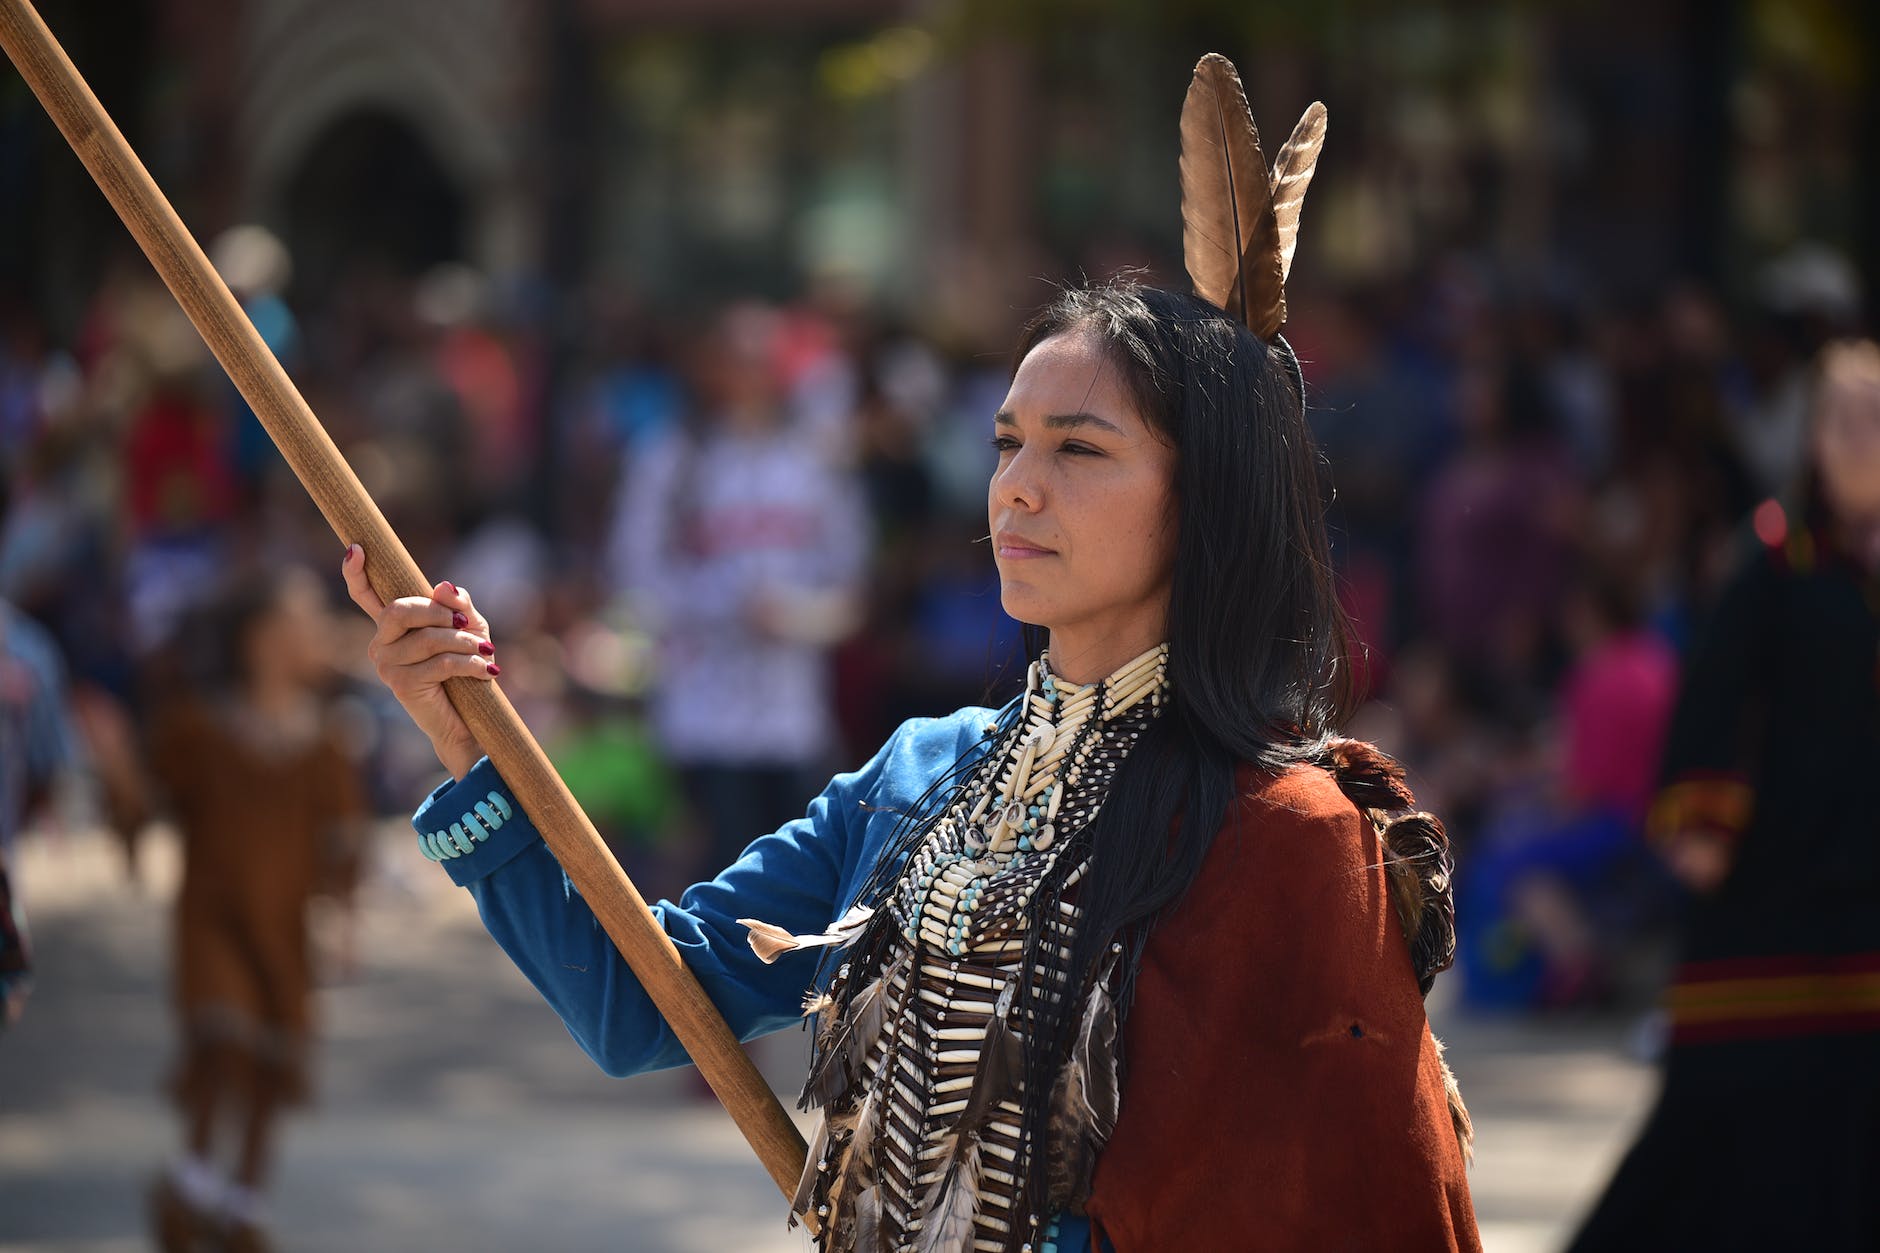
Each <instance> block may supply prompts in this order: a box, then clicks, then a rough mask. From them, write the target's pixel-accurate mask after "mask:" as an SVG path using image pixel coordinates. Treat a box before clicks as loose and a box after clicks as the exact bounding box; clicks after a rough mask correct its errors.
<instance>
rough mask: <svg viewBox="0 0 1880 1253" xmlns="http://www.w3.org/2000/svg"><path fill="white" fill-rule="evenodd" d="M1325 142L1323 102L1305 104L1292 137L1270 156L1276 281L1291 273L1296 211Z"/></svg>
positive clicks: (1296, 235) (1296, 241) (1296, 240)
mask: <svg viewBox="0 0 1880 1253" xmlns="http://www.w3.org/2000/svg"><path fill="white" fill-rule="evenodd" d="M1324 144H1325V106H1324V105H1322V104H1320V103H1319V102H1318V101H1316V100H1315V101H1313V102H1312V103H1311V104H1310V105H1309V106H1307V108H1306V111H1305V116H1304V117H1301V118H1300V119H1299V125H1297V126H1295V127H1293V133H1292V138H1291V139H1288V140H1287V141H1286V146H1285V147H1284V148H1281V149H1280V150H1279V155H1278V156H1276V157H1274V158H1273V219H1274V221H1275V222H1276V223H1277V224H1278V226H1279V281H1280V282H1282V283H1284V282H1285V281H1286V280H1287V279H1288V278H1289V277H1291V276H1292V260H1293V250H1294V249H1295V248H1296V247H1298V244H1299V211H1300V210H1301V209H1303V208H1304V207H1305V203H1306V188H1307V187H1308V186H1309V185H1310V184H1311V182H1312V171H1313V170H1315V169H1317V168H1318V164H1319V149H1320V148H1321V147H1323V146H1324Z"/></svg>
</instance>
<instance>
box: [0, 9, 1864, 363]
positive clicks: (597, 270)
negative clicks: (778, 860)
mask: <svg viewBox="0 0 1880 1253" xmlns="http://www.w3.org/2000/svg"><path fill="white" fill-rule="evenodd" d="M43 7H44V10H45V13H46V16H47V18H48V21H49V22H50V24H51V25H52V27H53V29H54V30H55V32H56V33H58V34H59V35H60V36H61V37H62V38H63V39H64V40H65V41H66V43H67V46H68V48H69V50H70V51H71V52H72V54H73V56H74V59H75V60H76V61H77V63H78V64H79V66H80V67H81V69H82V70H84V71H85V72H86V73H87V74H88V76H89V77H90V79H91V81H92V83H93V84H94V86H95V87H96V88H97V89H98V91H99V94H100V95H101V97H103V99H104V100H105V102H106V104H107V106H108V107H110V108H111V109H112V110H113V111H114V113H115V115H116V116H117V118H118V119H119V121H120V124H121V125H122V126H123V127H124V129H125V130H126V132H127V134H128V135H129V136H130V138H131V140H132V142H133V143H134V144H135V145H137V147H138V148H139V150H140V152H141V153H142V154H143V156H144V157H145V160H146V161H147V162H148V163H149V164H150V165H151V166H152V168H153V171H154V172H155V173H156V174H157V176H158V178H159V181H160V182H162V183H163V184H164V186H165V187H166V189H167V190H168V191H169V192H170V194H171V195H172V196H173V197H174V198H175V199H176V200H177V202H178V203H179V207H181V208H182V210H183V212H184V216H185V218H186V220H188V221H189V222H190V223H191V225H192V226H193V227H194V228H195V229H196V230H197V232H198V233H199V234H200V235H202V236H204V237H207V236H209V235H212V234H213V233H214V232H216V231H218V230H220V229H221V228H223V227H225V226H227V225H229V224H231V223H232V222H235V221H240V220H259V221H262V222H264V223H266V224H267V225H269V226H271V227H272V228H274V229H275V230H276V231H277V232H278V233H279V234H281V235H282V237H283V238H284V239H286V240H287V242H288V244H289V246H290V247H291V249H292V250H293V252H294V255H295V257H296V261H297V270H296V274H297V278H296V284H297V286H296V289H295V292H294V293H293V294H294V298H295V299H296V301H297V302H301V303H305V302H308V301H315V302H317V301H318V300H319V299H320V298H321V297H322V295H323V291H324V289H325V288H326V287H328V286H330V285H331V284H332V283H333V282H335V281H336V280H337V279H338V278H339V277H340V276H341V275H343V274H344V273H346V271H347V269H348V267H358V266H363V265H372V264H390V265H392V266H395V267H399V268H403V269H407V270H412V271H415V270H419V269H422V268H424V267H426V266H428V265H430V264H432V263H435V262H438V261H443V260H453V259H459V260H465V261H468V262H470V263H472V264H473V265H475V266H477V267H478V268H480V269H482V270H484V271H485V272H487V273H489V274H490V275H491V276H493V277H494V278H495V279H496V281H497V286H498V290H499V291H502V292H504V293H506V294H508V295H509V296H510V297H511V298H512V299H514V300H517V301H520V302H521V304H520V305H519V306H518V307H519V308H520V309H521V310H522V311H523V314H524V316H534V315H539V313H540V311H541V308H542V305H541V304H540V298H541V297H543V296H548V297H550V298H553V297H555V296H557V295H560V294H565V293H566V292H567V291H568V290H569V289H570V288H572V287H574V286H575V285H578V284H580V283H584V282H587V281H592V280H597V279H598V280H605V281H609V282H616V283H619V284H622V285H624V286H625V287H627V288H628V289H630V290H631V291H632V292H634V293H636V294H637V295H639V296H640V297H642V298H645V299H648V300H653V301H657V302H659V303H660V304H661V305H663V306H666V307H672V306H674V305H675V304H676V305H681V306H683V305H692V304H703V303H706V302H708V301H710V300H712V299H715V298H718V297H722V296H724V295H727V294H730V293H741V294H749V293H756V294H765V295H772V296H786V295H790V296H793V295H797V294H800V293H802V292H803V291H805V290H810V289H816V290H821V291H823V292H825V293H827V294H830V295H833V296H835V297H838V298H844V299H864V300H867V301H869V302H870V303H873V304H877V305H885V306H886V307H888V308H891V309H894V310H896V311H898V312H900V313H901V314H904V315H906V316H907V317H908V318H909V319H911V320H912V321H914V322H916V323H918V324H920V325H923V326H925V327H927V328H929V329H932V330H935V331H938V332H939V333H941V334H942V335H943V336H945V337H946V338H948V339H949V340H952V341H954V342H958V343H961V344H962V345H963V346H970V347H972V348H975V349H983V348H987V347H993V346H1002V345H1003V344H1004V343H1005V342H1007V336H1008V334H1009V331H1010V328H1011V326H1012V325H1013V323H1014V322H1015V321H1016V319H1017V318H1018V317H1019V315H1020V312H1021V311H1022V310H1024V309H1027V308H1030V307H1033V306H1035V305H1036V304H1038V303H1039V302H1040V300H1041V298H1042V295H1043V292H1044V287H1043V285H1042V283H1041V282H1040V280H1053V279H1058V278H1062V277H1065V276H1067V275H1070V274H1074V273H1075V272H1077V270H1079V269H1080V268H1081V269H1085V270H1090V271H1102V270H1106V269H1109V268H1113V267H1114V266H1115V265H1117V264H1123V263H1132V262H1133V263H1142V264H1147V265H1150V266H1151V267H1159V268H1160V269H1162V270H1164V271H1166V270H1168V269H1170V268H1172V266H1173V263H1174V262H1175V261H1177V260H1178V248H1179V222H1178V220H1177V217H1176V212H1175V204H1174V197H1173V195H1172V191H1171V188H1172V185H1173V172H1174V147H1175V142H1174V141H1175V134H1174V127H1173V124H1172V120H1173V117H1174V113H1175V109H1176V107H1177V104H1178V102H1179V99H1180V92H1181V89H1182V85H1183V84H1184V83H1185V82H1186V76H1187V70H1188V68H1189V67H1190V66H1191V65H1192V63H1193V61H1194V59H1195V57H1196V55H1197V53H1198V52H1200V51H1204V50H1206V49H1209V48H1218V49H1220V50H1223V51H1225V52H1227V53H1229V54H1230V55H1232V56H1234V57H1235V58H1236V59H1237V60H1238V61H1239V63H1240V64H1241V66H1242V67H1243V69H1244V71H1245V72H1246V75H1247V79H1248V82H1249V84H1250V91H1251V93H1252V95H1253V98H1254V107H1255V114H1256V117H1258V118H1259V119H1260V121H1261V122H1262V123H1263V125H1265V126H1266V127H1267V128H1268V131H1269V146H1276V144H1277V142H1278V139H1279V137H1280V136H1283V134H1284V128H1286V127H1288V126H1289V125H1290V124H1291V121H1292V120H1293V119H1294V118H1295V117H1297V115H1298V111H1299V109H1300V108H1301V107H1302V106H1303V104H1304V103H1305V102H1306V101H1307V100H1309V99H1312V98H1315V97H1317V98H1322V99H1324V100H1325V101H1326V102H1327V104H1328V105H1329V106H1330V109H1331V116H1332V128H1333V130H1332V141H1331V143H1330V145H1329V146H1328V148H1327V159H1326V162H1325V163H1324V165H1323V166H1322V167H1321V172H1320V181H1319V182H1318V183H1317V184H1316V185H1315V187H1314V191H1313V195H1314V197H1315V199H1316V201H1317V205H1316V207H1315V210H1314V214H1313V229H1312V230H1311V231H1310V232H1308V234H1307V237H1306V238H1305V239H1304V240H1303V241H1302V247H1303V248H1304V249H1305V250H1306V254H1307V255H1306V259H1307V261H1308V264H1305V265H1302V266H1301V267H1300V268H1299V273H1300V275H1301V279H1302V281H1303V282H1304V283H1306V284H1314V283H1336V284H1349V283H1364V282H1368V281H1372V280H1375V279H1379V278H1385V279H1388V278H1391V277H1394V276H1397V275H1400V274H1402V273H1403V272H1406V271H1409V270H1412V269H1413V268H1415V267H1417V266H1420V265H1424V264H1427V263H1428V262H1429V261H1430V260H1431V259H1432V258H1435V257H1438V256H1441V255H1443V254H1445V253H1448V252H1451V251H1454V250H1458V249H1460V250H1465V251H1471V252H1479V253H1481V254H1483V255H1485V257H1486V258H1487V259H1488V260H1490V261H1492V262H1494V263H1495V264H1496V265H1497V267H1498V268H1499V269H1500V270H1502V271H1503V272H1506V273H1509V274H1512V275H1515V276H1517V277H1520V278H1522V279H1523V280H1525V281H1529V282H1531V283H1534V284H1536V285H1541V286H1548V285H1551V286H1554V287H1562V286H1565V287H1572V286H1574V285H1584V286H1589V287H1591V286H1614V285H1616V286H1618V287H1620V288H1622V289H1624V288H1629V289H1633V290H1637V291H1649V290H1653V289H1654V288H1655V287H1656V286H1657V285H1660V284H1662V283H1663V282H1664V281H1665V280H1667V279H1669V278H1672V277H1678V276H1694V277H1696V278H1698V279H1700V280H1702V281H1705V282H1708V283H1710V284H1712V285H1714V286H1717V287H1719V288H1721V289H1724V290H1726V291H1730V290H1736V291H1739V292H1740V291H1744V290H1747V285H1748V283H1749V276H1750V275H1751V274H1752V273H1753V272H1754V270H1755V269H1756V267H1757V266H1758V265H1759V264H1760V263H1761V262H1762V261H1763V260H1764V259H1766V258H1767V257H1768V256H1770V255H1773V254H1775V253H1777V252H1780V251H1782V250H1783V249H1785V248H1786V247H1788V246H1789V245H1790V244H1792V243H1794V242H1795V241H1797V240H1800V239H1813V240H1819V241H1823V242H1825V243H1827V244H1829V245H1831V246H1833V247H1836V248H1838V249H1840V250H1842V251H1843V252H1845V253H1846V254H1848V255H1850V256H1852V257H1855V258H1856V259H1857V260H1858V263H1859V265H1860V267H1861V268H1862V269H1863V271H1864V272H1865V273H1866V275H1867V276H1868V278H1869V279H1870V280H1871V279H1873V278H1874V277H1875V271H1876V266H1877V265H1880V260H1877V259H1876V258H1880V190H1877V180H1880V175H1877V174H1876V173H1874V172H1873V170H1872V168H1871V166H1872V163H1871V162H1867V161H1864V160H1862V159H1861V154H1863V153H1865V152H1869V151H1872V150H1873V148H1874V146H1875V143H1876V141H1880V104H1877V103H1876V101H1877V100H1880V89H1877V84H1876V80H1877V79H1880V75H1877V74H1876V72H1875V68H1876V67H1875V58H1876V55H1877V54H1880V35H1877V27H1880V18H1876V16H1875V11H1874V10H1873V8H1872V6H1861V5H1854V4H1845V3H1834V2H1833V0H1803V2H1789V0H1729V2H1728V3H1723V4H1709V3H1698V2H1697V0H1660V2H1658V3H1645V4H1637V3H1633V4H1621V3H1618V2H1617V0H1598V2H1596V3H1592V4H1576V5H1568V4H1555V5H1547V4H1541V5H1533V4H1522V5H1490V4H1483V3H1460V4H1436V3H1420V4H1410V5H1393V6H1377V5H1369V4H1362V3H1359V2H1358V0H1338V2H1336V3H1329V4H1324V5H1313V6H1307V5H1287V6H1281V5H1278V4H1268V3H1256V4H1244V3H1240V4H1229V3H1208V2H1204V0H1196V2H1194V3H1186V4H1180V5H1173V6H1159V5H1150V4H1147V3H1142V2H1139V0H1037V2H1036V3H1029V4H1024V5H1006V4H995V3H991V2H990V0H553V2H550V3H524V2H523V0H450V2H448V3H444V2H440V0H317V2H316V0H249V2H248V3H244V4H240V5H228V4H222V3H214V2H211V0H151V2H147V3H142V4H125V5H113V6H89V5H82V4H79V3H76V2H74V0H48V2H47V3H46V4H45V5H44V6H43ZM1072 31H1074V32H1075V34H1076V38H1074V39H1071V38H1065V37H1064V36H1065V35H1066V33H1067V32H1072ZM61 147H62V145H60V143H59V141H58V139H57V137H56V135H55V134H54V133H53V132H52V130H51V128H50V126H49V125H46V124H45V123H44V121H43V119H41V118H39V117H38V116H37V108H36V106H35V105H34V104H33V102H32V101H31V100H30V98H28V97H27V95H26V93H24V92H23V91H21V90H20V89H19V88H18V87H17V85H16V86H15V87H14V88H13V89H11V90H10V91H9V92H7V93H6V94H5V95H4V96H0V172H4V175H5V178H6V180H7V181H8V183H9V184H10V185H11V186H14V187H27V188H30V189H31V191H32V194H31V195H28V196H14V195H8V196H6V197H5V198H4V200H3V201H0V285H3V286H6V287H15V288H21V289H24V291H25V293H26V294H27V298H28V299H29V300H30V301H32V302H33V303H34V304H35V305H36V306H38V307H41V308H44V309H45V310H47V312H49V313H50V314H51V315H52V316H53V317H54V319H55V321H57V322H59V323H61V324H64V325H69V324H70V323H71V321H72V320H73V319H74V318H75V317H76V312H75V308H76V304H77V301H78V295H77V294H76V293H78V292H81V291H83V290H85V289H86V288H87V286H88V285H89V282H90V281H91V278H92V277H93V274H94V273H95V271H96V268H97V267H98V265H99V264H100V259H101V258H102V257H103V256H106V255H108V254H109V253H110V252H111V251H112V250H113V249H115V248H117V247H119V246H121V244H120V239H121V237H119V236H118V235H116V234H114V232H115V231H116V229H117V228H116V227H115V226H114V224H112V223H111V221H110V219H109V217H108V213H107V211H104V210H102V202H101V201H100V200H99V199H98V197H97V196H96V193H95V192H94V191H92V190H91V189H90V188H89V186H88V185H87V184H86V183H85V182H84V181H83V174H82V172H81V171H79V170H78V167H77V166H76V164H75V163H74V162H72V161H71V159H70V158H69V157H68V156H66V155H65V154H64V153H63V152H62V151H61V150H60V149H61ZM94 202H95V203H94ZM1868 286H1869V288H1870V289H1871V287H1872V283H1871V282H1870V283H1869V284H1868ZM531 300H534V301H536V303H535V304H533V305H531V304H530V303H529V302H530V301H531ZM531 310H533V314H532V313H531Z"/></svg>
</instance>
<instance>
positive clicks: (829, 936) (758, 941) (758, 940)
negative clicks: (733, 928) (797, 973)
mask: <svg viewBox="0 0 1880 1253" xmlns="http://www.w3.org/2000/svg"><path fill="white" fill-rule="evenodd" d="M874 912H875V911H874V910H872V909H869V908H867V907H865V906H859V905H858V906H856V907H855V908H853V909H850V910H849V911H848V912H847V913H845V914H843V915H842V917H840V918H838V919H836V921H834V922H833V923H831V924H829V927H828V928H827V929H826V930H824V931H821V932H818V933H816V934H814V935H793V934H791V933H790V932H789V931H788V930H786V929H785V928H783V927H779V926H778V925H777V924H775V923H772V922H763V921H760V920H759V919H756V918H740V919H738V925H739V926H741V927H746V928H748V929H749V930H750V934H749V935H748V936H746V937H745V939H747V940H749V941H750V944H751V951H752V952H753V953H756V954H757V956H758V959H759V960H760V961H762V962H763V963H764V964H765V965H766V966H768V965H770V964H771V963H773V962H775V961H776V960H777V959H778V958H779V957H782V956H783V955H784V954H785V953H794V952H796V951H797V950H798V949H805V948H829V947H833V948H841V947H843V946H844V945H846V944H849V943H851V942H853V941H854V940H855V939H856V937H858V936H859V935H861V933H862V931H863V930H864V929H865V928H866V927H867V926H868V920H869V918H871V917H873V916H874Z"/></svg>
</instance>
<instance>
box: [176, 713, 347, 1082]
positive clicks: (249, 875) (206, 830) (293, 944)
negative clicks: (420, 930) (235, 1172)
mask: <svg viewBox="0 0 1880 1253" xmlns="http://www.w3.org/2000/svg"><path fill="white" fill-rule="evenodd" d="M151 760H152V764H153V766H154V768H155V772H156V775H157V777H158V779H159V780H160V781H161V783H162V784H163V788H164V791H165V792H166V794H167V795H168V798H169V803H170V808H171V811H172V813H173V815H174V817H175V819H176V824H177V827H178V828H179V830H180V831H181V833H182V837H183V886H182V890H181V891H180V892H179V893H178V894H177V899H176V918H175V926H176V930H175V940H174V943H175V960H174V963H173V968H172V978H173V980H174V985H175V998H176V1008H177V1012H178V1014H179V1016H180V1017H181V1019H182V1024H183V1054H182V1058H181V1061H180V1064H179V1066H178V1069H177V1073H176V1075H175V1079H174V1086H175V1088H176V1090H177V1095H178V1096H179V1097H182V1098H184V1099H187V1098H188V1097H189V1095H190V1094H191V1093H193V1092H199V1091H201V1090H202V1089H203V1087H204V1085H209V1084H214V1083H217V1082H219V1081H227V1080H230V1079H233V1080H234V1081H235V1082H236V1083H238V1084H240V1085H242V1086H243V1087H245V1088H248V1089H250V1090H252V1091H254V1092H255V1093H256V1094H258V1095H260V1096H263V1097H265V1098H267V1099H269V1100H271V1101H276V1102H281V1103H294V1102H297V1101H300V1100H303V1099H304V1098H305V1097H306V1096H307V1093H308V1087H309V1083H308V1069H307V1041H308V1033H309V1031H310V1029H311V1002H312V998H313V966H312V961H311V954H310V952H309V942H310V941H309V936H308V919H307V909H308V905H309V903H310V902H311V901H312V900H313V898H314V896H316V895H318V894H320V893H322V892H328V893H332V894H334V895H344V894H345V893H347V892H349V891H350V890H351V887H352V879H353V851H352V850H351V849H350V848H348V847H347V846H346V844H345V842H344V825H345V824H346V823H348V822H349V821H352V820H355V819H358V818H361V817H363V816H364V812H365V803H364V796H363V794H362V792H361V789H360V786H359V778H358V772H357V770H356V769H355V768H354V767H353V764H352V763H351V761H349V760H348V759H347V757H346V756H345V754H344V752H343V751H341V749H340V748H339V746H338V742H337V740H336V739H335V738H334V737H333V736H331V735H330V734H328V733H327V732H326V730H325V728H323V727H321V726H320V725H319V722H318V718H317V716H316V717H315V718H314V720H313V722H312V724H311V725H309V726H307V727H304V728H300V729H298V730H294V731H288V730H284V729H283V728H282V727H281V726H280V725H279V724H278V723H275V722H270V721H268V720H264V719H262V718H260V717H259V716H257V715H255V714H253V713H252V712H249V711H246V710H245V708H244V707H243V706H241V705H239V704H238V703H236V702H232V701H231V702H222V703H215V704H209V703H191V704H187V705H183V706H180V707H177V708H175V709H172V710H171V711H170V712H169V713H167V714H166V715H165V716H164V717H163V718H162V719H161V720H160V721H159V722H158V724H157V726H156V727H155V729H154V730H153V732H152V736H151Z"/></svg>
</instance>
